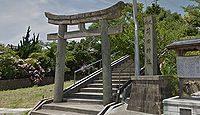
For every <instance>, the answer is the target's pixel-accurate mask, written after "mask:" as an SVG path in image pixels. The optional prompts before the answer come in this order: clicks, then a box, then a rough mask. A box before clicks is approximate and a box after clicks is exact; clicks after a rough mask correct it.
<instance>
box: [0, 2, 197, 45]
mask: <svg viewBox="0 0 200 115" xmlns="http://www.w3.org/2000/svg"><path fill="white" fill-rule="evenodd" d="M118 1H119V0H0V17H1V19H0V43H4V44H15V45H17V44H18V43H19V40H20V39H21V38H22V36H24V35H25V33H26V29H27V27H28V26H31V30H32V33H33V32H35V33H40V39H41V40H42V41H46V39H47V38H46V34H47V33H51V32H57V26H54V25H51V24H48V23H47V19H46V18H45V16H44V12H45V11H48V12H52V13H56V14H66V15H68V14H74V13H81V12H88V11H94V10H99V9H103V8H106V7H109V6H112V5H113V4H115V3H116V2H118ZM123 1H124V2H132V0H123ZM137 1H138V2H142V3H143V4H144V6H149V5H151V4H152V2H153V1H154V0H137ZM158 4H160V6H162V7H166V9H169V10H171V11H172V12H178V13H179V14H182V15H183V13H184V11H183V9H182V8H181V6H187V5H189V4H194V2H191V1H190V0H159V1H158ZM75 28H76V27H70V29H75Z"/></svg>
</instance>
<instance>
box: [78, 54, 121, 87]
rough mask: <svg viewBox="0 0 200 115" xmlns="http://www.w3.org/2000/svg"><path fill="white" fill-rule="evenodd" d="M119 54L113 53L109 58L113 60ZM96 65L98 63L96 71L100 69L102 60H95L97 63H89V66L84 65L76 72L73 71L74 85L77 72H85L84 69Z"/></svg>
mask: <svg viewBox="0 0 200 115" xmlns="http://www.w3.org/2000/svg"><path fill="white" fill-rule="evenodd" d="M119 53H120V52H119V51H118V52H116V53H113V54H112V55H111V58H113V57H114V56H116V55H117V54H119ZM97 63H99V68H98V69H100V68H101V67H102V66H101V64H102V59H99V60H97V61H95V62H92V63H90V64H88V65H86V66H82V67H81V68H79V69H77V70H75V71H74V84H75V83H76V81H77V78H76V77H77V73H78V72H81V71H84V70H86V69H88V68H90V67H93V66H94V65H95V64H97Z"/></svg>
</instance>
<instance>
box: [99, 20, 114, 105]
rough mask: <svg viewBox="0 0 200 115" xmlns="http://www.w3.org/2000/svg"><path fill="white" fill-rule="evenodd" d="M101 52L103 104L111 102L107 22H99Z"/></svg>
mask: <svg viewBox="0 0 200 115" xmlns="http://www.w3.org/2000/svg"><path fill="white" fill-rule="evenodd" d="M100 22H101V37H102V38H101V51H102V53H101V54H102V68H103V104H104V105H107V104H108V103H110V102H112V75H111V59H110V55H111V54H110V40H109V38H108V21H107V20H101V21H100Z"/></svg>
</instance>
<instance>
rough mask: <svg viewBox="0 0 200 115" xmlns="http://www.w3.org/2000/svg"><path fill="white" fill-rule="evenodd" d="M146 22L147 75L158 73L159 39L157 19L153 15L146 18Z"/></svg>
mask: <svg viewBox="0 0 200 115" xmlns="http://www.w3.org/2000/svg"><path fill="white" fill-rule="evenodd" d="M144 24H145V26H144V27H145V29H144V33H145V75H156V74H157V43H156V42H157V41H156V33H155V19H154V18H153V17H152V16H149V17H146V18H145V19H144Z"/></svg>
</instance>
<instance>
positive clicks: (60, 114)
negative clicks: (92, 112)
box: [31, 109, 88, 115]
mask: <svg viewBox="0 0 200 115" xmlns="http://www.w3.org/2000/svg"><path fill="white" fill-rule="evenodd" d="M31 115H88V114H83V113H76V112H68V111H60V110H50V109H41V110H37V111H33V112H31Z"/></svg>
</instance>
